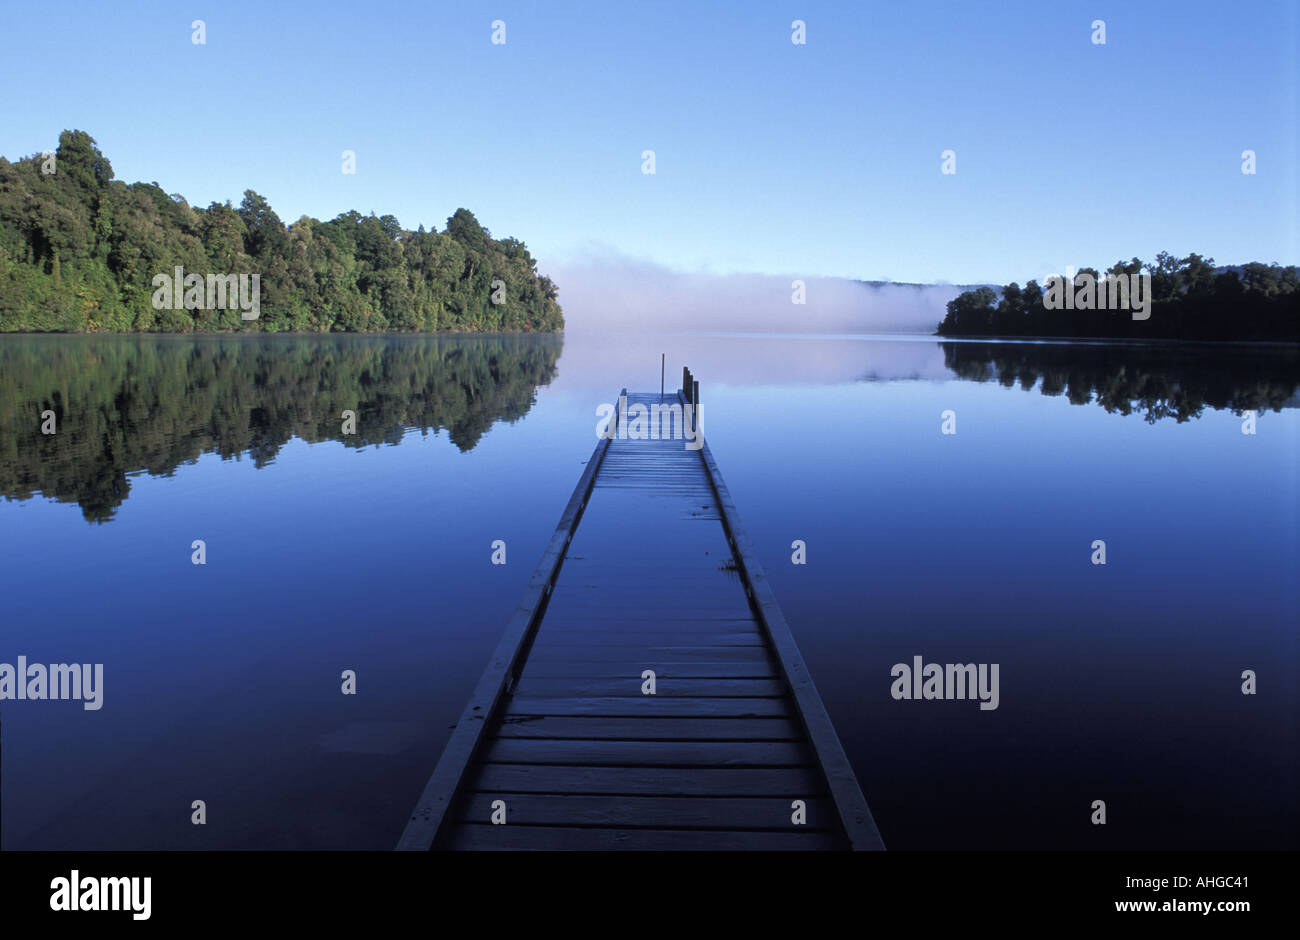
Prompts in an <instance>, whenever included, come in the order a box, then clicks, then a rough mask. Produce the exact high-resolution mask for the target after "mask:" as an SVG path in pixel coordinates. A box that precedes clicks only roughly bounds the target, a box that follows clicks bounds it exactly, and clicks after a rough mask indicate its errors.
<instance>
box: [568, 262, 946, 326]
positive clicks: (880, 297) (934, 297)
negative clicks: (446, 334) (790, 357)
mask: <svg viewBox="0 0 1300 940" xmlns="http://www.w3.org/2000/svg"><path fill="white" fill-rule="evenodd" d="M546 273H547V274H548V275H549V276H550V277H551V278H552V279H553V280H554V281H555V283H556V284H558V285H559V288H560V303H561V305H562V306H563V308H564V319H565V324H566V327H567V329H570V330H593V329H613V330H725V331H743V332H760V333H762V332H786V333H932V332H934V329H935V327H937V326H938V325H939V321H940V320H942V319H943V317H944V313H945V312H946V311H945V305H946V304H947V303H948V301H950V300H952V299H953V298H954V297H956V296H957V295H958V294H959V293H960V292H961V290H962V288H960V287H958V286H956V285H948V284H934V285H921V286H913V285H904V284H885V285H881V286H872V285H868V284H864V283H862V282H859V281H852V280H848V279H844V278H817V277H803V278H801V277H800V275H798V274H790V275H769V274H709V273H698V272H697V273H687V272H680V271H674V270H672V269H670V268H666V267H663V266H661V265H658V264H655V263H653V262H649V261H642V260H637V259H634V258H629V257H626V256H623V255H618V254H612V253H603V254H594V255H592V256H589V257H587V258H584V259H581V260H577V261H572V262H566V263H562V264H555V265H550V266H547V270H546ZM796 279H799V280H802V281H803V282H804V303H802V304H797V303H794V302H792V296H793V294H794V293H795V289H794V288H793V287H792V286H791V284H792V282H793V281H795V280H796Z"/></svg>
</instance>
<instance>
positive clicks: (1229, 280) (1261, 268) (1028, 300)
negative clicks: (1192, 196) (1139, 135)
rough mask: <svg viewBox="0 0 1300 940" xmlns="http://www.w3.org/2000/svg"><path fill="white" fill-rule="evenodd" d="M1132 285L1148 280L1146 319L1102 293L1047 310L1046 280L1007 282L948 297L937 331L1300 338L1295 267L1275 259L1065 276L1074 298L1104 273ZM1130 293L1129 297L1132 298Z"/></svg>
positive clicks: (1129, 266)
mask: <svg viewBox="0 0 1300 940" xmlns="http://www.w3.org/2000/svg"><path fill="white" fill-rule="evenodd" d="M1108 276H1110V277H1111V278H1116V279H1117V278H1124V279H1126V281H1127V282H1128V283H1135V279H1137V278H1146V279H1148V280H1145V281H1144V282H1143V283H1144V284H1145V285H1148V286H1149V290H1150V296H1149V297H1148V298H1146V299H1145V300H1146V301H1149V303H1150V306H1149V308H1148V310H1146V311H1143V312H1144V313H1146V314H1147V316H1146V318H1145V319H1134V317H1133V315H1132V313H1131V311H1130V310H1128V309H1101V308H1100V307H1099V306H1098V301H1099V300H1100V299H1101V298H1100V296H1099V294H1100V291H1098V292H1097V294H1094V295H1093V298H1092V301H1091V302H1089V303H1087V304H1085V305H1082V306H1078V305H1075V306H1074V309H1060V308H1059V306H1058V309H1052V308H1051V307H1049V305H1048V304H1047V303H1045V302H1044V301H1045V300H1046V299H1047V297H1046V296H1045V295H1047V293H1048V291H1046V290H1045V285H1039V283H1038V282H1037V281H1032V280H1031V281H1029V282H1028V283H1026V284H1025V286H1024V287H1021V286H1020V285H1019V284H1018V283H1015V282H1012V283H1010V284H1008V285H1006V286H1005V287H1003V288H1002V289H1001V291H995V290H994V289H993V288H991V287H979V288H976V289H974V290H968V291H964V292H963V293H961V294H960V295H958V296H957V297H956V298H955V299H953V300H951V301H949V302H948V307H947V316H945V317H944V319H943V322H942V323H940V324H939V328H938V329H937V330H936V331H935V335H937V336H987V337H1002V336H1024V337H1032V336H1044V337H1052V336H1056V337H1105V338H1131V339H1183V340H1207V341H1219V342H1230V341H1256V342H1292V343H1294V342H1300V269H1297V268H1296V267H1295V266H1288V267H1282V266H1281V265H1277V264H1260V263H1258V262H1254V263H1251V264H1245V265H1238V266H1234V267H1221V268H1216V267H1215V264H1214V259H1213V258H1202V257H1201V256H1200V255H1198V254H1195V253H1193V254H1190V255H1188V256H1187V257H1185V258H1176V257H1174V256H1173V255H1171V254H1169V253H1168V252H1161V253H1159V254H1158V255H1156V260H1155V261H1154V262H1152V263H1145V262H1143V261H1141V260H1139V259H1138V258H1133V259H1131V260H1130V261H1120V262H1116V263H1115V264H1114V265H1112V266H1111V267H1110V268H1109V269H1108V270H1107V271H1106V272H1104V273H1103V272H1099V271H1097V270H1096V269H1095V268H1081V269H1080V270H1079V272H1078V273H1077V274H1075V275H1073V281H1074V284H1071V283H1070V281H1069V279H1065V280H1064V281H1063V286H1064V288H1065V290H1069V291H1071V299H1072V300H1073V298H1074V297H1075V296H1082V297H1083V298H1084V299H1085V300H1087V299H1088V293H1087V287H1086V282H1087V281H1089V280H1091V282H1093V284H1097V285H1100V284H1102V283H1104V282H1106V280H1107V277H1108ZM1130 299H1131V298H1130Z"/></svg>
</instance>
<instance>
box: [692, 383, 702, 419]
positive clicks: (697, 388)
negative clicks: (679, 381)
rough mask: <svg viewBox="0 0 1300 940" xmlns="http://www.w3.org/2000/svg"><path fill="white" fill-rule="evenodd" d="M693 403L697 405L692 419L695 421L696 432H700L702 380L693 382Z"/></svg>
mask: <svg viewBox="0 0 1300 940" xmlns="http://www.w3.org/2000/svg"><path fill="white" fill-rule="evenodd" d="M691 403H692V404H693V405H695V409H694V411H693V412H692V413H691V417H692V418H693V419H694V421H695V430H697V431H698V430H699V429H700V380H699V379H692V380H691Z"/></svg>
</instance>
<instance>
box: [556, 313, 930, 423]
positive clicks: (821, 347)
mask: <svg viewBox="0 0 1300 940" xmlns="http://www.w3.org/2000/svg"><path fill="white" fill-rule="evenodd" d="M566 316H567V310H566ZM660 353H664V354H666V355H667V365H666V367H665V378H664V383H665V387H666V388H669V389H675V388H677V387H678V386H680V385H681V379H682V366H683V365H689V366H690V367H691V369H692V371H694V372H695V374H696V376H697V377H698V378H699V379H700V381H701V383H702V384H703V383H705V382H707V383H710V384H714V383H722V384H727V385H826V384H828V383H837V382H861V381H868V380H874V381H889V380H903V379H924V380H931V381H942V380H948V379H953V378H955V376H954V375H953V372H952V370H951V369H949V368H947V367H946V366H945V365H944V354H943V347H942V346H941V345H940V343H939V342H938V340H937V339H935V338H934V337H930V336H924V335H919V334H913V335H910V336H909V335H894V336H889V337H884V336H879V335H877V336H875V337H873V336H870V335H864V334H853V335H849V334H839V335H836V334H829V333H821V334H816V335H811V336H809V335H791V334H789V333H780V334H776V335H774V334H772V333H753V332H748V331H745V332H738V331H737V332H722V331H715V332H685V331H676V330H674V331H664V332H647V333H639V332H633V331H623V330H590V329H582V330H574V329H568V330H565V333H564V355H562V356H561V357H560V361H559V364H558V367H557V371H558V376H557V378H556V379H555V380H554V381H553V382H552V385H553V386H554V388H555V389H557V390H560V391H565V392H578V393H580V394H588V395H595V396H596V397H597V398H599V400H601V401H605V400H608V398H609V395H610V389H613V390H614V391H615V392H617V391H618V389H619V388H621V387H623V386H624V385H626V386H627V387H628V388H629V389H631V390H632V391H651V390H654V389H657V388H658V387H659V367H660V363H659V355H660ZM577 363H581V367H580V368H579V367H577V365H576V364H577Z"/></svg>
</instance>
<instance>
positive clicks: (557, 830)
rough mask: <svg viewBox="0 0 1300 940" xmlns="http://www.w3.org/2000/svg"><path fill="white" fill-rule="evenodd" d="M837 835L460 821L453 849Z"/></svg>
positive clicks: (754, 847)
mask: <svg viewBox="0 0 1300 940" xmlns="http://www.w3.org/2000/svg"><path fill="white" fill-rule="evenodd" d="M836 847H837V846H836V843H835V839H834V838H833V837H832V836H831V835H830V834H829V833H826V832H764V831H757V830H725V829H676V830H665V829H586V828H576V827H575V828H562V827H559V826H511V825H509V824H507V825H504V826H493V825H490V824H479V823H461V824H459V825H457V826H455V827H454V828H453V829H452V831H451V833H449V838H448V841H447V844H446V848H449V849H463V850H467V851H473V852H482V851H493V850H496V851H512V852H518V851H529V850H533V851H586V852H608V851H615V850H619V849H624V850H628V849H630V850H637V851H648V852H692V851H698V852H718V851H764V852H770V851H806V852H810V851H827V850H832V849H835V848H836Z"/></svg>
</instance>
